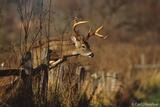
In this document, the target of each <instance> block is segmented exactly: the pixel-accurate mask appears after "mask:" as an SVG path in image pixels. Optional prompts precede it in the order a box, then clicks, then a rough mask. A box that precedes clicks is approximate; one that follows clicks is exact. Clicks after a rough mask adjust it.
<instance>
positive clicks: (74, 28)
mask: <svg viewBox="0 0 160 107" xmlns="http://www.w3.org/2000/svg"><path fill="white" fill-rule="evenodd" d="M85 23H88V21H79V22H76V20H74V24H73V30H74V32H75V34H76V36H79V34H78V31H76V27H77V26H78V25H80V24H85Z"/></svg>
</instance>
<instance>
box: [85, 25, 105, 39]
mask: <svg viewBox="0 0 160 107" xmlns="http://www.w3.org/2000/svg"><path fill="white" fill-rule="evenodd" d="M102 28H103V26H101V27H99V28H98V29H97V30H96V31H94V32H93V33H91V28H90V30H89V32H88V35H87V37H86V40H88V39H89V38H90V37H91V36H98V37H100V38H103V39H106V38H107V37H108V36H104V35H102V34H99V31H100V30H101V29H102Z"/></svg>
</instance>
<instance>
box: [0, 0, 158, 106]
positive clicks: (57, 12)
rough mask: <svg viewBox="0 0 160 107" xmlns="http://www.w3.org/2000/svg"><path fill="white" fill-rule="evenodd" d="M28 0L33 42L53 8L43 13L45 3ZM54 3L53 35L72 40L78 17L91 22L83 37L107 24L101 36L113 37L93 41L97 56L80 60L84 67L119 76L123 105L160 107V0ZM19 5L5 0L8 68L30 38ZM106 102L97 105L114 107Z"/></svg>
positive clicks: (1, 35)
mask: <svg viewBox="0 0 160 107" xmlns="http://www.w3.org/2000/svg"><path fill="white" fill-rule="evenodd" d="M26 1H30V2H29V3H30V5H28V6H31V7H34V9H33V17H34V18H32V20H31V22H30V33H29V38H33V35H34V32H35V31H37V27H38V26H39V25H38V24H37V22H38V21H37V20H38V19H39V16H40V13H42V16H43V18H44V19H45V20H47V18H45V11H47V7H48V4H46V5H44V7H43V10H42V7H41V2H42V0H26ZM48 1H49V0H45V1H44V2H48ZM22 4H23V3H22ZM44 4H45V3H44ZM51 5H52V6H51V31H50V36H53V37H58V38H61V35H64V38H69V37H70V36H71V35H72V22H73V19H74V18H75V17H77V18H78V19H79V20H88V21H89V25H85V27H84V28H81V30H80V31H81V33H82V34H83V35H86V34H87V31H88V30H89V28H90V26H91V27H92V28H93V29H96V28H98V27H99V26H101V25H103V26H104V28H103V30H102V31H101V34H103V35H109V38H108V39H106V40H102V39H99V38H96V37H95V38H92V39H90V41H89V43H90V44H91V48H92V50H93V52H94V53H95V57H94V58H92V59H88V58H84V57H78V58H77V59H76V60H77V61H79V62H80V63H81V64H82V65H86V64H89V65H90V72H92V73H95V72H101V71H103V72H105V73H111V74H113V73H114V74H116V75H118V77H117V78H118V79H119V80H120V81H121V84H122V85H123V92H122V93H123V94H122V96H123V98H121V97H120V96H121V95H120V96H119V97H118V96H117V99H121V100H120V102H125V101H126V102H130V100H135V99H136V100H137V99H138V101H146V102H153V103H159V104H160V85H159V83H160V24H159V23H160V14H159V12H160V0H52V3H51ZM17 7H18V2H17V0H0V53H1V54H0V62H1V63H2V62H5V66H6V67H8V66H10V67H16V66H17V65H14V64H12V63H14V62H16V61H15V59H14V58H15V57H14V58H13V55H12V53H14V51H15V50H14V49H13V46H14V45H16V46H18V45H20V44H21V42H20V38H24V37H23V36H22V37H21V36H20V33H21V32H23V31H21V29H22V26H21V20H20V19H21V18H20V15H19V13H18V9H17ZM23 7H24V5H22V8H23ZM28 8H29V7H28ZM28 12H30V10H28ZM25 17H28V16H25ZM44 26H45V24H44ZM44 32H45V31H44ZM44 35H45V33H44ZM22 42H23V41H22ZM10 59H13V60H10ZM8 60H9V61H8ZM8 62H10V64H8ZM100 74H101V73H100ZM105 99H106V98H104V99H103V101H97V102H98V103H96V104H97V105H98V104H101V103H102V102H103V104H104V105H105V104H106V103H107V104H108V101H106V100H105ZM117 102H118V101H117ZM110 103H111V102H110ZM118 104H119V103H118ZM119 105H121V103H120V104H119ZM97 107H99V106H97ZM123 107H124V106H123Z"/></svg>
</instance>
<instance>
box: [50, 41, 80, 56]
mask: <svg viewBox="0 0 160 107" xmlns="http://www.w3.org/2000/svg"><path fill="white" fill-rule="evenodd" d="M50 49H51V50H53V51H55V52H58V53H59V54H60V55H61V56H63V57H71V56H77V55H78V52H77V49H76V47H75V45H74V43H72V42H71V41H63V42H60V41H58V42H56V41H53V43H52V42H51V43H50Z"/></svg>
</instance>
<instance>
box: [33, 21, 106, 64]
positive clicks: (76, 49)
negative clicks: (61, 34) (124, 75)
mask: <svg viewBox="0 0 160 107" xmlns="http://www.w3.org/2000/svg"><path fill="white" fill-rule="evenodd" d="M86 23H88V21H79V22H74V24H73V30H74V33H75V35H74V36H71V40H66V41H63V42H62V41H61V40H52V39H51V40H49V46H50V50H51V57H50V60H51V61H50V62H51V63H52V62H55V61H56V60H57V58H60V54H61V56H62V57H63V58H67V57H71V56H78V55H81V56H87V57H93V56H94V53H93V52H92V50H91V49H90V45H89V44H88V42H87V41H88V39H89V38H90V37H93V36H98V37H100V38H104V39H105V38H106V37H105V36H103V35H101V34H99V31H100V30H101V29H102V28H103V26H101V27H99V28H98V29H97V30H96V31H94V32H91V29H90V30H89V32H88V34H87V36H85V37H84V36H82V35H80V34H79V32H78V31H77V27H78V26H79V25H82V24H86ZM61 47H63V51H62V52H60V48H61ZM46 48H47V42H42V43H41V49H46ZM39 52H40V45H39V44H38V45H36V46H33V48H32V53H33V65H39V63H40V59H41V58H40V57H41V55H39V54H40V53H39ZM38 53H39V54H38ZM56 55H58V56H57V57H55V56H56ZM59 61H62V60H58V62H57V63H59Z"/></svg>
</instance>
